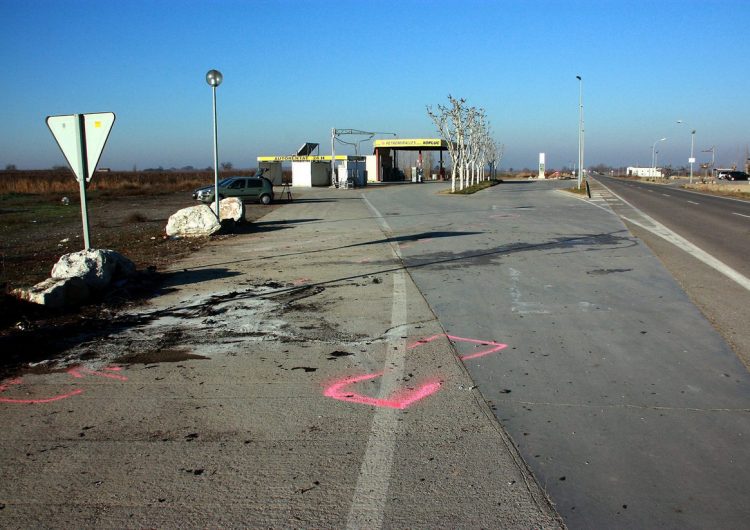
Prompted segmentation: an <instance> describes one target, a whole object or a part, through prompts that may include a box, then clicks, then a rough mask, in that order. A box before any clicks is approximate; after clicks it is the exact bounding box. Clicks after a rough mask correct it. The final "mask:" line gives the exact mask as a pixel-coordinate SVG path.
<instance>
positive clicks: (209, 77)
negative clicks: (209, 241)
mask: <svg viewBox="0 0 750 530" xmlns="http://www.w3.org/2000/svg"><path fill="white" fill-rule="evenodd" d="M223 80H224V76H222V75H221V72H219V71H218V70H209V71H208V73H206V83H208V84H209V85H211V92H213V101H214V201H215V203H216V218H217V219H218V220H219V222H221V215H220V213H219V131H218V128H217V127H216V87H217V86H219V85H220V84H221V82H222V81H223Z"/></svg>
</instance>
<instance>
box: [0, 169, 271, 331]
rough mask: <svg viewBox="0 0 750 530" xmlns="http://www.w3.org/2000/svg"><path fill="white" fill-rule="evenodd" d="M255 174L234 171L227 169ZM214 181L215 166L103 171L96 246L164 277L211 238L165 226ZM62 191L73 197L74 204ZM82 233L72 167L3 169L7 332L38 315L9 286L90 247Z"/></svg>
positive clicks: (2, 286) (0, 319) (256, 209)
mask: <svg viewBox="0 0 750 530" xmlns="http://www.w3.org/2000/svg"><path fill="white" fill-rule="evenodd" d="M252 173H253V171H231V173H230V172H227V173H226V174H223V175H222V176H229V175H248V174H252ZM211 184H213V173H212V172H208V171H204V172H163V173H162V172H159V173H157V172H143V173H131V172H122V173H118V172H112V173H97V174H96V175H95V176H94V178H93V180H92V182H91V185H90V186H89V188H88V192H87V198H88V206H89V208H88V211H89V225H90V237H91V245H92V247H94V248H109V249H112V250H115V251H117V252H119V253H121V254H123V255H124V256H126V257H128V258H129V259H131V260H132V261H133V262H134V263H135V264H136V266H137V268H138V270H139V271H152V272H153V274H154V275H156V276H158V275H159V273H160V272H161V271H163V270H164V269H166V267H167V266H168V265H169V264H171V263H173V262H174V261H176V260H177V259H179V258H180V257H181V256H184V255H185V254H187V253H189V252H192V251H194V250H195V249H198V248H200V247H201V246H202V245H203V244H204V243H205V242H206V241H207V240H208V239H207V238H204V239H200V238H199V239H172V238H166V237H165V227H166V224H167V219H168V218H169V216H170V215H172V214H173V213H175V212H176V211H177V210H179V209H181V208H185V207H188V206H194V205H195V204H196V201H194V200H193V199H192V196H191V192H192V190H193V189H195V188H197V187H200V186H206V185H211ZM63 197H68V198H69V203H68V204H67V205H66V204H64V203H63V202H62V200H61V199H62V198H63ZM274 207H275V205H274V204H272V205H270V206H263V205H261V204H248V205H246V219H247V220H249V221H252V220H254V219H257V218H259V217H261V216H263V215H265V214H266V213H268V212H269V211H270V209H272V208H274ZM244 230H252V227H251V226H249V227H247V228H244ZM82 234H83V229H82V223H81V209H80V200H79V192H78V183H77V181H76V180H75V178H74V176H73V174H72V172H70V171H67V170H66V171H0V297H2V301H0V336H1V335H2V328H3V327H4V326H7V325H14V324H15V323H16V322H17V320H18V319H22V318H21V317H22V316H23V315H24V314H25V315H27V316H29V315H30V314H31V313H30V312H29V308H20V309H19V308H18V307H16V306H15V305H13V302H12V301H11V297H10V296H7V293H8V292H9V291H10V290H11V289H13V288H16V287H28V286H31V285H34V284H35V283H38V282H40V281H42V280H44V279H46V278H48V277H49V274H50V271H51V270H52V266H53V265H54V264H55V263H56V262H57V260H58V259H59V258H60V256H62V255H63V254H67V253H69V252H76V251H78V250H82V249H83V235H82ZM224 237H232V236H231V235H230V236H224ZM8 304H10V305H8ZM19 311H20V313H19ZM32 312H33V313H34V314H37V313H39V314H41V315H42V316H43V315H44V312H43V311H42V312H41V313H40V312H39V311H37V310H33V311H32ZM29 318H30V317H29Z"/></svg>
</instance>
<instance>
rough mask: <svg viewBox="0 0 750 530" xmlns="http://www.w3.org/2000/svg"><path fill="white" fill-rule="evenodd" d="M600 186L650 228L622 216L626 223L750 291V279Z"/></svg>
mask: <svg viewBox="0 0 750 530" xmlns="http://www.w3.org/2000/svg"><path fill="white" fill-rule="evenodd" d="M599 184H600V185H601V186H603V187H604V188H605V189H606V190H607V191H609V192H610V193H611V194H612V195H614V196H615V197H619V198H620V200H621V201H622V202H624V203H625V204H627V205H628V206H630V207H631V208H632V209H633V210H634V211H635V212H637V213H638V215H640V216H641V217H642V218H643V219H644V220H645V221H646V222H647V223H648V226H647V225H646V224H644V223H642V222H638V221H636V220H634V219H630V218H628V217H625V216H624V215H620V217H622V218H623V219H624V220H625V221H628V222H629V223H633V224H634V225H636V226H640V227H641V228H643V229H644V230H648V231H649V232H651V233H652V234H655V235H657V236H659V237H661V238H662V239H665V240H667V241H669V242H670V243H672V244H673V245H675V246H676V247H677V248H680V249H682V250H684V251H685V252H687V253H688V254H690V255H691V256H693V257H694V258H696V259H698V260H700V261H702V262H703V263H705V264H706V265H708V266H709V267H711V268H713V269H715V270H717V271H719V272H720V273H722V274H723V275H724V276H726V277H727V278H730V279H731V280H734V281H735V282H737V283H738V284H739V285H741V286H742V287H744V288H745V289H747V290H748V291H750V278H748V277H747V276H745V275H743V274H742V273H740V272H738V271H736V270H734V269H733V268H732V267H730V266H729V265H727V264H726V263H724V262H722V261H719V260H718V259H716V258H715V257H713V256H712V255H711V254H709V253H708V252H706V251H705V250H703V249H702V248H699V247H697V246H696V245H694V244H693V243H691V242H690V241H688V240H687V239H685V238H684V237H682V236H681V235H679V234H677V233H675V232H673V231H672V230H670V229H669V228H667V227H666V226H664V225H663V224H661V223H660V222H659V221H657V220H656V219H654V218H652V217H650V216H648V215H646V214H645V213H643V212H642V211H641V210H639V209H638V208H636V207H635V206H633V205H632V204H630V203H629V202H628V201H626V200H625V199H623V198H622V197H620V196H619V195H617V194H616V193H615V192H614V191H612V190H611V189H609V188H608V187H607V186H605V185H604V184H602V183H601V182H599Z"/></svg>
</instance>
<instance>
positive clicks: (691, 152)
mask: <svg viewBox="0 0 750 530" xmlns="http://www.w3.org/2000/svg"><path fill="white" fill-rule="evenodd" d="M677 123H685V122H684V121H682V120H677ZM685 125H687V123H685ZM694 147H695V129H693V130H692V131H691V132H690V159H689V160H688V162H690V184H692V183H693V164H694V163H695V156H694V155H693V148H694Z"/></svg>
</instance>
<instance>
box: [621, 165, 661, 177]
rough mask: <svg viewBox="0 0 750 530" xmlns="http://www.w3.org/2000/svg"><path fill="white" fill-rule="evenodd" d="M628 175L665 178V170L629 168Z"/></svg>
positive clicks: (657, 168) (658, 168)
mask: <svg viewBox="0 0 750 530" xmlns="http://www.w3.org/2000/svg"><path fill="white" fill-rule="evenodd" d="M627 175H628V176H629V177H663V176H664V170H663V169H662V168H660V167H656V168H654V167H629V168H628V169H627Z"/></svg>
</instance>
